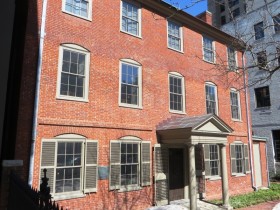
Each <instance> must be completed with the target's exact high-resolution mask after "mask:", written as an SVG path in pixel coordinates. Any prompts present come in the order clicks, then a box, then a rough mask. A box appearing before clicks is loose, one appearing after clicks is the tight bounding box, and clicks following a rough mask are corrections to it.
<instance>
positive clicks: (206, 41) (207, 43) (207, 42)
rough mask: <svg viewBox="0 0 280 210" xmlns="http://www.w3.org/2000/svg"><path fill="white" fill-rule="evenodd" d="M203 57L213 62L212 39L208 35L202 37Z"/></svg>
mask: <svg viewBox="0 0 280 210" xmlns="http://www.w3.org/2000/svg"><path fill="white" fill-rule="evenodd" d="M203 59H204V60H205V61H208V62H211V63H214V62H215V50H214V43H213V40H212V39H210V38H208V37H205V36H204V37H203Z"/></svg>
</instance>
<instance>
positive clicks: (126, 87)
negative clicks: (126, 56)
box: [121, 63, 140, 105]
mask: <svg viewBox="0 0 280 210" xmlns="http://www.w3.org/2000/svg"><path fill="white" fill-rule="evenodd" d="M139 88H140V87H139V67H138V66H134V65H130V64H126V63H122V64H121V103H125V104H132V105H139Z"/></svg>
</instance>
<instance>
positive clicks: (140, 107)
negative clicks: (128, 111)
mask: <svg viewBox="0 0 280 210" xmlns="http://www.w3.org/2000/svg"><path fill="white" fill-rule="evenodd" d="M119 106H120V107H124V108H132V109H143V107H142V106H137V105H130V104H122V103H120V104H119Z"/></svg>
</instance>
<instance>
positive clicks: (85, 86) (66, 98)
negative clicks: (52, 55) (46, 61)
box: [56, 44, 90, 102]
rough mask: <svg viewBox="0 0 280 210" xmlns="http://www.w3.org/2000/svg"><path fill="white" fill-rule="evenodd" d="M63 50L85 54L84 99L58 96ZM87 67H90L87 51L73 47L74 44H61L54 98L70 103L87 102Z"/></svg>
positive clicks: (79, 47)
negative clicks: (70, 101) (69, 101)
mask: <svg viewBox="0 0 280 210" xmlns="http://www.w3.org/2000/svg"><path fill="white" fill-rule="evenodd" d="M64 49H66V50H69V51H73V52H77V53H83V54H85V81H84V97H75V96H68V95H61V94H60V85H61V73H62V64H63V51H64ZM89 65H90V53H89V51H88V50H87V49H85V48H83V47H81V46H78V45H74V44H62V45H61V46H59V58H58V71H57V72H58V73H57V87H56V98H57V99H64V100H72V101H81V102H88V89H89V68H90V67H89Z"/></svg>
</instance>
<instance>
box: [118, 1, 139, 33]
mask: <svg viewBox="0 0 280 210" xmlns="http://www.w3.org/2000/svg"><path fill="white" fill-rule="evenodd" d="M123 2H126V3H127V4H131V5H133V6H135V7H137V9H138V11H137V12H138V34H133V33H130V32H128V31H125V30H123V29H122V10H123V9H122V8H123ZM120 31H121V32H123V33H126V34H129V35H131V36H135V37H138V38H142V8H141V5H140V4H138V3H136V2H132V1H131V0H122V1H121V3H120Z"/></svg>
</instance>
